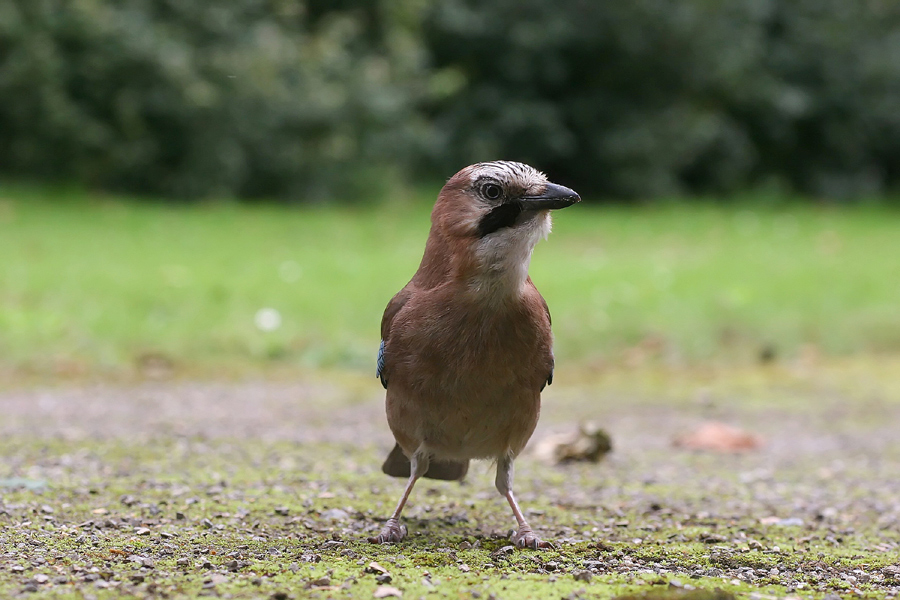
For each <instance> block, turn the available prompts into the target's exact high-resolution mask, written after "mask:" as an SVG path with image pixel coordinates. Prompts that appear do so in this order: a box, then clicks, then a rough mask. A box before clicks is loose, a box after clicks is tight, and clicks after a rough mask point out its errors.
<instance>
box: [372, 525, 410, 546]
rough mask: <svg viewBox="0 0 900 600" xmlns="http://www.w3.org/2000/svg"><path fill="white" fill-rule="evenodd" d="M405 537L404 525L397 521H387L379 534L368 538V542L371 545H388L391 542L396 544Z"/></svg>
mask: <svg viewBox="0 0 900 600" xmlns="http://www.w3.org/2000/svg"><path fill="white" fill-rule="evenodd" d="M405 537H406V525H403V524H402V523H400V521H398V520H397V519H388V520H387V523H385V524H384V527H382V528H381V533H379V534H378V535H376V536H372V537H370V538H369V542H370V543H372V544H390V543H392V542H393V543H395V544H396V543H397V542H399V541H400V540H402V539H403V538H405Z"/></svg>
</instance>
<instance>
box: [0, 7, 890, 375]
mask: <svg viewBox="0 0 900 600" xmlns="http://www.w3.org/2000/svg"><path fill="white" fill-rule="evenodd" d="M898 157H900V4H897V3H895V2H890V1H886V0H860V1H857V2H846V1H844V0H794V1H792V2H779V1H777V0H735V1H733V2H727V3H721V2H710V1H708V0H683V1H681V2H659V1H657V0H637V1H634V2H628V3H608V2H607V3H603V2H588V1H584V0H556V1H554V2H549V1H545V0H517V1H512V0H488V1H480V2H475V1H463V0H447V1H445V2H440V3H430V2H425V1H423V0H365V1H362V0H329V1H324V0H233V1H231V2H227V3H222V2H212V1H209V0H8V1H6V2H3V3H0V373H2V374H3V375H4V376H5V377H7V378H9V380H17V379H19V378H22V377H26V378H27V377H31V376H37V377H45V376H53V377H60V376H66V377H68V376H71V377H80V376H84V375H93V374H101V375H104V376H118V375H122V374H134V373H137V374H139V375H151V376H166V375H168V374H176V373H182V372H184V373H213V374H218V373H223V372H235V370H237V371H240V370H241V369H243V368H251V369H256V368H259V367H262V368H269V367H273V366H274V367H287V368H295V367H310V368H322V367H338V368H350V369H354V370H358V371H359V372H364V371H366V370H371V369H372V368H373V364H374V355H375V350H376V349H377V345H378V336H379V333H378V325H379V322H380V316H381V311H382V310H383V308H384V305H385V304H386V303H387V301H388V300H389V298H390V297H391V295H392V294H393V293H394V292H396V291H397V290H398V289H399V288H400V287H401V286H402V285H404V284H405V282H406V281H407V280H408V278H409V276H410V275H411V274H412V272H413V271H414V270H415V268H416V265H417V264H418V260H419V258H420V256H421V251H422V247H423V244H424V239H425V237H426V235H427V232H428V211H429V209H430V205H431V204H432V203H433V201H434V197H435V195H436V193H437V191H438V190H439V189H440V186H441V184H442V182H443V181H444V180H446V178H448V177H449V176H450V175H452V174H453V173H455V172H456V171H457V170H459V169H460V168H461V167H463V166H465V165H467V164H469V163H472V162H476V161H480V160H494V159H501V158H502V159H511V160H520V161H524V162H527V163H529V164H532V165H533V166H535V167H537V168H539V169H541V170H543V171H545V172H547V173H548V175H549V176H550V177H551V179H552V180H554V181H556V182H558V183H562V184H565V185H568V186H571V187H573V188H575V189H576V190H578V191H579V192H580V193H581V194H582V196H584V197H585V198H586V200H587V202H586V203H585V204H584V205H581V206H578V207H576V208H575V209H572V210H571V211H562V212H561V213H560V214H559V215H558V216H557V221H556V232H555V233H554V234H553V236H551V238H550V240H549V241H548V242H546V243H544V244H542V246H541V247H539V248H538V251H537V252H536V255H535V261H534V263H533V269H532V275H533V278H534V279H535V281H536V282H537V284H538V285H539V287H540V288H541V290H542V291H543V292H544V295H545V296H546V297H547V299H548V302H549V304H550V306H551V308H552V309H553V313H554V315H553V316H554V326H555V331H556V336H557V356H558V357H559V358H560V359H561V361H568V364H569V365H572V368H581V369H584V370H586V371H592V372H593V371H598V370H599V371H602V370H604V369H609V368H615V367H618V366H626V367H627V366H629V365H631V366H633V365H637V364H644V363H647V362H651V363H654V364H660V365H664V366H669V367H686V366H690V365H697V364H718V363H723V362H724V363H728V364H771V363H778V362H780V361H783V360H814V359H816V358H817V357H821V356H826V357H846V356H866V357H876V356H883V355H887V356H895V355H897V354H898V353H900V221H898V218H897V217H898V215H897V206H898V204H900V202H898V201H897V197H898V196H897V189H898V184H900V158H898ZM563 364H565V362H564V363H563Z"/></svg>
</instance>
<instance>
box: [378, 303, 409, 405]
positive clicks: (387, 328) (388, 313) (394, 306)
mask: <svg viewBox="0 0 900 600" xmlns="http://www.w3.org/2000/svg"><path fill="white" fill-rule="evenodd" d="M411 295H412V290H410V289H409V286H406V287H405V288H403V289H402V290H400V291H399V292H397V294H396V295H395V296H394V297H393V298H391V301H390V302H388V305H387V308H385V309H384V316H383V317H381V345H380V346H379V347H378V359H377V361H376V368H375V376H376V377H378V379H380V380H381V385H383V386H384V389H387V386H388V377H387V368H388V367H389V366H390V365H389V362H388V361H389V358H390V357H389V356H388V354H387V353H386V352H385V346H386V345H387V342H388V339H389V338H390V336H391V324H392V323H393V322H394V317H395V316H397V313H398V312H400V309H401V308H403V305H404V304H406V302H407V300H409V297H410V296H411Z"/></svg>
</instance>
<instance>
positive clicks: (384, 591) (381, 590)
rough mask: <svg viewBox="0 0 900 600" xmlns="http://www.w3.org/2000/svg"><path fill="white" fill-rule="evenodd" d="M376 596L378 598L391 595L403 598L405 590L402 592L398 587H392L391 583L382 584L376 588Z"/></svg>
mask: <svg viewBox="0 0 900 600" xmlns="http://www.w3.org/2000/svg"><path fill="white" fill-rule="evenodd" d="M374 596H375V597H376V598H390V597H394V598H402V597H403V592H401V591H400V590H398V589H397V588H395V587H391V586H389V585H380V586H378V588H377V589H376V590H375V594H374Z"/></svg>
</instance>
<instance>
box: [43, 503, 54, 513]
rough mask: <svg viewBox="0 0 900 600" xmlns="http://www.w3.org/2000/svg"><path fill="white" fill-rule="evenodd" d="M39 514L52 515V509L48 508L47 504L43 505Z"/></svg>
mask: <svg viewBox="0 0 900 600" xmlns="http://www.w3.org/2000/svg"><path fill="white" fill-rule="evenodd" d="M41 512H42V513H44V514H45V515H52V514H53V507H52V506H50V505H49V504H44V505H43V506H41Z"/></svg>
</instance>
